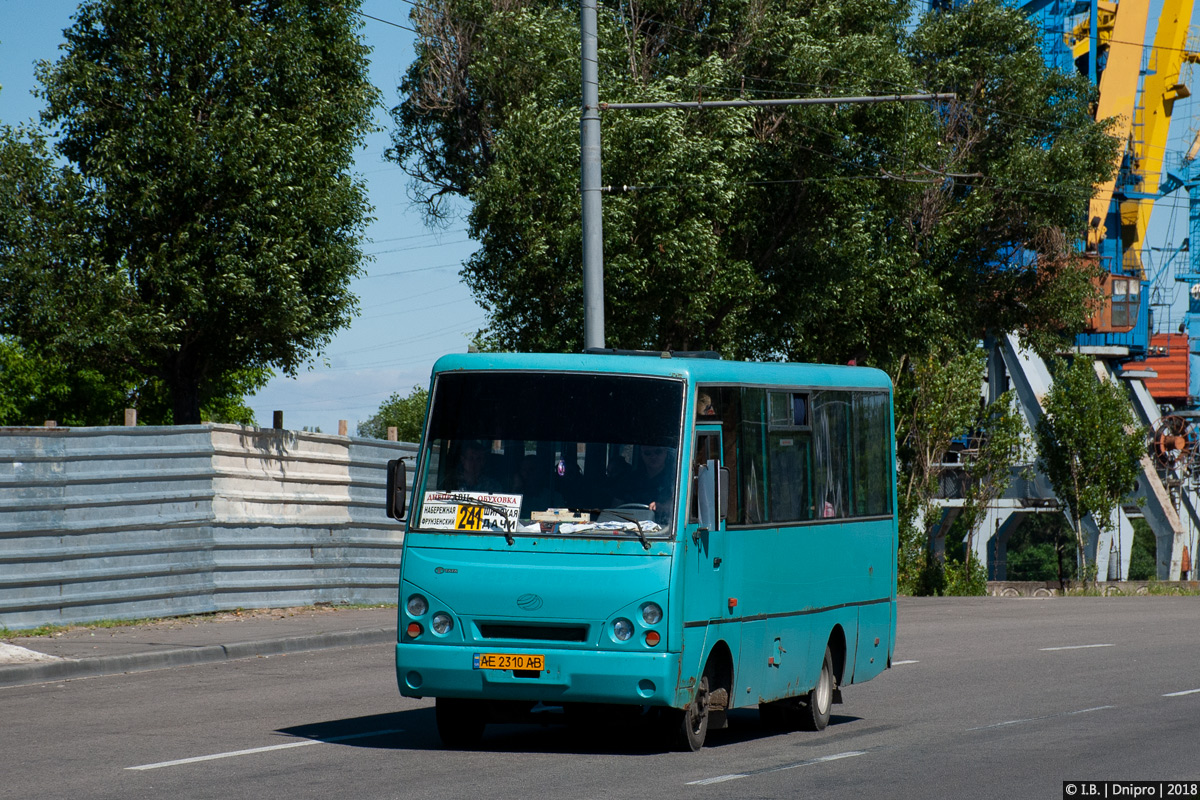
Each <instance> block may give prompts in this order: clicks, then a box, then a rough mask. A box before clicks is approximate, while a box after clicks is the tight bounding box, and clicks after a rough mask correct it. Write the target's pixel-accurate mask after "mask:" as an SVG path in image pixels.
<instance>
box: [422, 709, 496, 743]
mask: <svg viewBox="0 0 1200 800" xmlns="http://www.w3.org/2000/svg"><path fill="white" fill-rule="evenodd" d="M483 714H484V706H483V704H482V703H479V702H475V701H473V700H462V699H460V698H457V697H439V698H438V699H437V704H436V706H435V708H434V717H435V718H436V720H437V730H438V736H440V737H441V739H442V744H444V745H446V747H452V748H455V749H459V748H463V747H474V746H475V745H477V744H479V741H480V740H481V739H482V738H483V728H484V726H485V725H487V720H486V719H485V717H484V715H483Z"/></svg>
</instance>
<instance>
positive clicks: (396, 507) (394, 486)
mask: <svg viewBox="0 0 1200 800" xmlns="http://www.w3.org/2000/svg"><path fill="white" fill-rule="evenodd" d="M386 491H387V497H386V498H385V500H384V504H385V505H386V506H387V507H386V508H385V509H384V510H385V511H387V515H388V516H389V517H391V518H392V519H402V518H403V517H404V504H405V500H406V498H407V494H408V469H407V468H405V466H404V460H403V459H400V458H393V459H392V460H391V461H389V462H387V489H386Z"/></svg>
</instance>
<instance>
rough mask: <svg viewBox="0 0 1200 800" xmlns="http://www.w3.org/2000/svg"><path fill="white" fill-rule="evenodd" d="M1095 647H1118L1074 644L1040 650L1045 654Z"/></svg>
mask: <svg viewBox="0 0 1200 800" xmlns="http://www.w3.org/2000/svg"><path fill="white" fill-rule="evenodd" d="M1093 647H1116V645H1113V644H1072V645H1068V646H1066V647H1039V648H1038V650H1041V651H1042V652H1044V653H1045V652H1049V651H1051V650H1088V649H1090V648H1093Z"/></svg>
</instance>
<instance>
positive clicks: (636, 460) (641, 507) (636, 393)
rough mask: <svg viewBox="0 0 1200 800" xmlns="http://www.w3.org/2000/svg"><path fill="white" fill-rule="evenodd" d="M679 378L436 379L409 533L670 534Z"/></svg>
mask: <svg viewBox="0 0 1200 800" xmlns="http://www.w3.org/2000/svg"><path fill="white" fill-rule="evenodd" d="M683 402H684V384H683V381H681V380H677V379H667V378H649V377H633V376H627V375H608V374H588V373H569V372H557V373H555V372H516V371H513V372H497V371H488V372H447V373H441V374H439V375H438V376H437V378H436V380H435V382H434V386H433V395H432V402H431V405H430V409H429V418H428V422H427V428H426V434H425V445H424V447H425V449H424V452H423V453H422V455H421V462H422V464H423V467H422V474H421V475H420V476H419V477H418V484H417V486H418V491H417V492H416V497H415V499H416V500H417V503H416V504H415V505H414V508H413V512H414V513H413V514H412V515H411V518H410V521H409V526H410V528H411V529H412V530H433V531H438V530H443V531H444V530H453V531H467V532H471V531H477V532H479V533H481V534H489V535H496V533H497V532H500V533H503V535H504V536H505V537H507V538H509V539H510V540H511V538H512V536H513V535H514V534H517V535H519V534H538V535H546V534H553V535H603V536H613V535H617V536H622V535H625V536H634V537H638V538H640V539H642V541H643V543H645V542H646V541H647V539H648V538H649V537H663V536H668V535H670V533H671V527H672V522H673V519H674V516H675V508H676V494H677V492H678V486H677V484H678V478H677V475H678V472H679V470H678V468H677V460H678V458H677V457H678V453H679V445H680V436H681V432H682V427H683Z"/></svg>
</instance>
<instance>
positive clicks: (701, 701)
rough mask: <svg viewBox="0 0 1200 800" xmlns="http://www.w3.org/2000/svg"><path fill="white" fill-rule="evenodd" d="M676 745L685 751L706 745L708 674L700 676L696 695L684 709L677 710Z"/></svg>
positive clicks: (695, 749) (692, 751) (691, 751)
mask: <svg viewBox="0 0 1200 800" xmlns="http://www.w3.org/2000/svg"><path fill="white" fill-rule="evenodd" d="M674 728H675V746H676V748H678V749H679V750H682V751H683V752H685V753H694V752H696V751H697V750H699V749H700V748H701V747H704V739H705V737H707V736H708V675H707V674H705V675H702V676H701V677H700V683H699V684H698V685H697V686H696V696H695V697H694V698H693V699H692V702H690V703H688V707H687V708H685V709H684V710H683V711H677V712H675V725H674Z"/></svg>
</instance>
